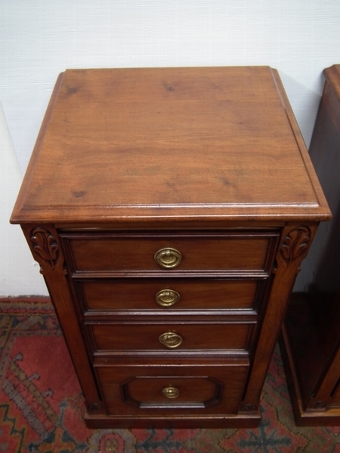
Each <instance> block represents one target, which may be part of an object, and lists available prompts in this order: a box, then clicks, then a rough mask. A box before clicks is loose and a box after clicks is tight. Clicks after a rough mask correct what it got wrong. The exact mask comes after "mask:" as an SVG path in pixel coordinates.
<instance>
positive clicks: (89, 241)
mask: <svg viewBox="0 0 340 453" xmlns="http://www.w3.org/2000/svg"><path fill="white" fill-rule="evenodd" d="M61 237H62V238H63V241H64V247H65V249H66V252H67V253H68V254H69V256H70V259H69V262H71V263H72V265H73V270H74V271H97V272H98V271H113V272H114V271H121V272H122V271H141V270H142V271H143V270H144V271H164V272H170V271H174V270H177V271H185V270H191V271H199V270H203V271H204V270H267V269H269V267H270V266H271V264H272V262H273V259H274V252H275V249H276V240H277V238H278V234H277V233H249V232H247V233H242V234H241V233H228V234H217V233H216V234H210V235H208V234H205V235H198V234H191V235H189V234H188V235H186V234H182V235H179V234H177V235H175V234H172V235H171V234H168V235H164V236H163V235H160V234H158V235H157V234H156V233H154V234H153V235H149V234H137V233H136V234H131V235H129V234H124V233H122V234H113V233H106V234H104V233H96V234H94V233H92V234H91V233H83V234H80V233H78V234H77V233H74V234H65V233H63V234H61Z"/></svg>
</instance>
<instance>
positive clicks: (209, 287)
mask: <svg viewBox="0 0 340 453" xmlns="http://www.w3.org/2000/svg"><path fill="white" fill-rule="evenodd" d="M264 284H265V281H256V280H248V281H247V280H221V279H186V278H185V279H173V280H170V279H163V278H159V279H155V278H150V279H116V280H106V279H105V280H87V281H86V280H84V281H82V282H76V286H77V287H78V294H79V295H80V300H83V301H84V303H83V309H84V311H86V310H155V309H160V310H171V309H175V310H188V309H195V310H199V309H201V310H202V309H204V310H209V309H250V308H253V307H254V306H255V305H256V299H257V298H258V297H261V293H262V287H263V285H264Z"/></svg>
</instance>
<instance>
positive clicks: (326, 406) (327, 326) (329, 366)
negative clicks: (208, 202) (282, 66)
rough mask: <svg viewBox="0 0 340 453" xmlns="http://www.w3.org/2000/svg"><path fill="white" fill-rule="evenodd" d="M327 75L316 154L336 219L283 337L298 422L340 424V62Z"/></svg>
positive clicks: (321, 235) (312, 259)
mask: <svg viewBox="0 0 340 453" xmlns="http://www.w3.org/2000/svg"><path fill="white" fill-rule="evenodd" d="M324 75H325V85H324V91H323V95H322V98H321V102H320V106H319V111H318V114H317V118H316V122H315V127H314V132H313V135H312V140H311V145H310V156H311V159H312V162H313V164H314V167H315V170H316V172H317V175H318V177H319V180H320V183H321V184H322V187H323V190H324V193H325V195H326V197H327V201H328V203H329V206H330V208H331V210H332V212H333V219H332V221H331V222H326V223H324V224H322V225H321V226H320V229H319V230H318V232H317V235H316V237H315V241H314V243H313V245H312V248H311V250H310V252H311V253H310V255H309V257H308V261H309V266H308V267H306V269H303V271H302V275H301V279H302V280H303V282H304V283H305V285H306V286H307V291H306V292H305V293H301V294H295V293H294V294H293V296H292V299H291V300H290V303H289V306H288V307H289V308H288V312H287V317H286V319H285V323H284V327H283V338H284V341H283V343H282V342H281V346H282V348H281V349H282V351H283V355H284V356H286V357H285V358H286V360H285V365H286V374H287V376H288V377H289V379H288V383H289V389H290V394H291V400H292V404H293V409H294V414H295V420H296V423H297V424H298V425H340V230H339V227H340V178H339V176H340V65H334V66H332V67H331V68H328V69H325V71H324ZM299 277H300V276H299Z"/></svg>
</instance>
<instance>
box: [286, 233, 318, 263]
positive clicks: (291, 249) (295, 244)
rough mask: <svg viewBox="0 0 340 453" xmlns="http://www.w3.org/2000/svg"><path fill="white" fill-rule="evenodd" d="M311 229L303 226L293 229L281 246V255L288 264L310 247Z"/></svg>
mask: <svg viewBox="0 0 340 453" xmlns="http://www.w3.org/2000/svg"><path fill="white" fill-rule="evenodd" d="M310 239H311V237H310V229H309V228H308V227H305V226H301V227H298V228H295V229H293V230H291V231H290V232H289V233H288V235H287V236H286V239H285V240H284V241H283V244H282V247H281V255H282V257H283V259H284V260H285V261H286V263H287V264H290V263H291V262H292V261H294V260H295V259H296V258H298V257H299V256H300V255H301V254H302V253H303V252H305V251H306V250H307V249H308V247H309V242H310Z"/></svg>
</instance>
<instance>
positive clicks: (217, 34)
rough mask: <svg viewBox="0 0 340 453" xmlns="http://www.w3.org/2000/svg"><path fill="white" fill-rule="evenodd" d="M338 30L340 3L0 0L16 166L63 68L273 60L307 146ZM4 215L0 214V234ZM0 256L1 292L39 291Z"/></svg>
mask: <svg viewBox="0 0 340 453" xmlns="http://www.w3.org/2000/svg"><path fill="white" fill-rule="evenodd" d="M339 26H340V2H339V0H286V1H283V0H96V1H91V0H82V1H78V0H72V1H70V0H67V1H66V0H49V1H46V0H30V1H27V0H15V1H13V0H2V1H1V2H0V102H1V103H2V106H3V110H4V112H5V116H6V118H7V123H8V127H9V130H10V133H11V137H12V140H13V143H14V149H15V154H16V156H15V154H14V153H13V155H12V162H15V159H16V157H17V159H18V162H19V166H20V169H21V172H23V171H24V170H25V168H26V165H27V162H28V159H29V156H30V153H31V150H32V147H33V145H34V141H35V138H36V136H37V133H38V130H39V126H40V123H41V121H42V118H43V115H44V111H45V108H46V105H47V102H48V100H49V96H50V94H51V91H52V88H53V85H54V83H55V80H56V77H57V74H58V73H59V72H61V71H63V70H64V69H66V68H84V67H87V68H89V67H139V66H207V65H209V66H211V65H228V66H229V65H270V66H272V67H275V68H277V69H278V70H279V73H280V75H281V78H282V80H283V83H284V86H285V88H286V91H287V94H288V97H289V99H290V102H291V104H292V107H293V110H294V112H295V114H296V117H297V120H298V122H299V125H300V128H301V130H302V133H303V135H304V138H305V140H306V143H307V144H308V143H309V140H310V136H311V132H312V128H313V124H314V119H315V115H316V110H317V106H318V103H319V99H320V95H321V91H322V84H323V80H322V77H321V73H322V70H323V69H324V68H325V67H327V66H331V65H332V64H334V63H340V33H339ZM3 158H4V156H3V153H1V155H0V159H1V161H2V159H3ZM1 161H0V164H1ZM12 171H13V172H14V170H12ZM7 221H8V218H7V214H3V213H1V217H0V227H1V231H2V226H3V225H5V224H6V223H7ZM12 228H13V237H12V233H6V234H7V236H6V237H5V238H4V235H3V234H2V235H1V237H0V241H11V242H12V243H13V241H16V239H15V233H14V229H15V227H12ZM8 234H9V235H10V236H8ZM8 253H10V252H8ZM22 253H24V252H22ZM0 260H1V261H0V266H1V267H0V276H1V275H3V274H4V271H5V269H6V266H7V263H8V262H9V261H12V262H13V261H15V265H16V269H17V270H18V271H17V272H16V275H15V277H13V278H12V280H11V281H10V282H9V281H8V283H10V284H9V285H6V286H2V287H1V282H3V279H1V278H0V295H1V294H5V293H9V294H11V295H15V294H22V293H23V291H25V292H26V293H27V294H37V293H40V291H42V289H41V285H40V283H41V277H40V276H39V275H38V276H37V279H33V278H32V280H31V285H30V286H29V287H27V285H26V284H24V283H23V281H24V280H25V278H24V275H25V272H26V270H27V266H26V264H25V263H24V262H22V261H21V259H20V258H19V257H18V256H17V255H15V256H10V255H7V252H5V253H4V254H3V255H2V256H1V258H0ZM4 288H5V289H4Z"/></svg>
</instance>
